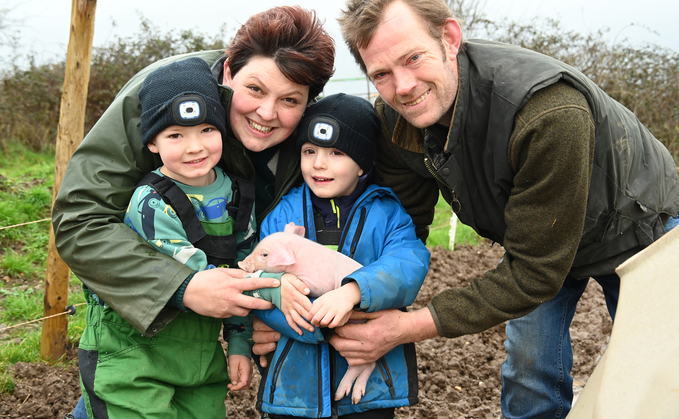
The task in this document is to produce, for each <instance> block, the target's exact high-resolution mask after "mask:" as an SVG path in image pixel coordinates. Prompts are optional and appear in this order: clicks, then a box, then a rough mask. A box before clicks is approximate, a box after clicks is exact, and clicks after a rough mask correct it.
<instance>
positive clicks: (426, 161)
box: [424, 157, 462, 214]
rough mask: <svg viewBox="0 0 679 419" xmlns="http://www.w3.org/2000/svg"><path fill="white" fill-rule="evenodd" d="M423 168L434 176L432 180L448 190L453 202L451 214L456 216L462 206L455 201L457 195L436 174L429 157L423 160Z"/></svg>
mask: <svg viewBox="0 0 679 419" xmlns="http://www.w3.org/2000/svg"><path fill="white" fill-rule="evenodd" d="M424 167H426V168H427V170H428V171H429V173H431V175H432V176H434V179H436V180H437V181H439V182H440V183H441V184H443V185H446V187H447V188H448V190H449V191H450V192H451V193H452V194H453V202H452V204H451V207H452V209H453V212H455V213H456V214H457V213H458V212H460V210H461V209H462V204H460V201H459V200H458V199H457V193H455V190H453V189H452V188H451V187H450V186H449V185H448V184H447V183H446V182H445V181H444V180H443V179H442V178H441V176H439V174H438V173H437V172H436V168H435V167H434V164H433V163H432V162H431V159H429V157H425V158H424Z"/></svg>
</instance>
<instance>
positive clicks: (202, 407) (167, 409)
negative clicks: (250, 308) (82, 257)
mask: <svg viewBox="0 0 679 419" xmlns="http://www.w3.org/2000/svg"><path fill="white" fill-rule="evenodd" d="M85 294H86V297H87V327H86V328H85V331H84V332H83V335H82V338H81V340H80V347H79V350H78V357H79V363H80V383H81V387H82V393H83V397H84V399H85V404H86V406H87V414H88V416H89V417H90V418H93V419H98V418H110V419H115V418H124V419H131V418H145V419H154V418H158V419H161V418H162V419H170V418H181V419H184V418H200V419H212V418H214V419H224V417H225V416H226V408H225V405H224V399H225V397H226V393H227V391H228V389H227V384H228V383H229V375H228V372H227V366H226V365H227V364H226V357H225V355H224V351H223V349H222V346H221V344H220V342H219V340H218V339H219V334H220V330H221V325H222V323H221V321H220V320H219V319H213V318H209V317H204V316H200V315H198V314H195V313H180V314H179V315H177V317H176V318H175V319H174V320H173V321H172V322H170V324H169V325H168V326H167V327H166V328H165V329H163V330H162V331H160V332H159V333H158V334H157V335H155V336H153V337H145V336H142V335H141V333H139V332H138V331H137V330H135V329H134V328H133V327H132V325H131V324H130V323H129V322H127V321H126V320H125V319H123V318H122V317H121V316H120V315H119V314H118V313H116V312H115V311H113V310H112V309H111V308H110V307H108V306H107V305H105V304H104V305H101V304H99V303H98V302H97V301H95V299H94V298H92V296H91V295H89V293H88V292H87V291H86V292H85Z"/></svg>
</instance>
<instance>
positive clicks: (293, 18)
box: [225, 6, 335, 102]
mask: <svg viewBox="0 0 679 419" xmlns="http://www.w3.org/2000/svg"><path fill="white" fill-rule="evenodd" d="M225 52H226V53H227V54H228V56H229V63H228V65H229V68H230V69H231V74H232V76H235V75H236V73H238V71H240V69H241V68H243V67H244V66H245V65H246V64H247V63H248V61H250V58H252V57H253V56H262V57H269V58H272V59H273V60H274V62H275V63H276V66H277V67H278V69H279V70H280V71H281V72H282V73H283V74H284V75H285V77H287V78H288V79H289V80H290V81H292V82H294V83H297V84H300V85H304V86H309V102H311V101H312V100H313V99H315V98H316V97H317V96H318V95H319V94H320V93H321V92H322V91H323V88H324V87H325V84H326V83H327V82H328V80H330V77H332V75H333V73H334V72H335V68H334V64H335V43H334V41H333V39H332V37H331V36H330V35H329V34H328V33H327V32H326V31H325V29H323V23H322V22H321V21H320V20H319V19H318V18H317V17H316V12H314V11H313V10H311V11H309V10H306V9H303V8H301V7H299V6H280V7H274V8H271V9H269V10H266V11H264V12H261V13H258V14H256V15H254V16H252V17H250V18H249V19H248V20H247V22H245V24H244V25H243V26H241V28H240V29H239V30H238V32H236V36H235V37H234V38H233V41H231V45H230V46H229V47H228V48H227V49H226V51H225Z"/></svg>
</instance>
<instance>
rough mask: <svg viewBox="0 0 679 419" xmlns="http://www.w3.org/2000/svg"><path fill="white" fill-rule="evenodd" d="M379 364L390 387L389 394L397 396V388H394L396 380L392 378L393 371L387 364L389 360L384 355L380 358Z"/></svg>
mask: <svg viewBox="0 0 679 419" xmlns="http://www.w3.org/2000/svg"><path fill="white" fill-rule="evenodd" d="M378 361H379V362H378V364H377V366H378V367H379V368H378V369H379V370H380V373H381V374H382V379H383V380H384V384H386V385H387V387H388V388H389V394H391V398H392V399H393V398H396V389H395V388H394V382H393V381H392V379H391V371H389V366H388V365H387V361H386V360H385V359H384V357H382V358H380V359H379V360H378Z"/></svg>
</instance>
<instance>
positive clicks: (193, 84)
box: [139, 57, 226, 145]
mask: <svg viewBox="0 0 679 419" xmlns="http://www.w3.org/2000/svg"><path fill="white" fill-rule="evenodd" d="M139 101H140V102H141V108H142V114H141V132H142V142H143V143H144V145H147V144H148V143H149V142H150V141H151V140H153V139H154V138H155V136H156V135H158V134H159V133H160V132H161V131H162V130H164V129H166V128H167V127H169V126H172V125H181V126H184V127H191V126H196V125H200V124H210V125H213V126H214V127H215V128H217V129H218V130H219V131H220V132H221V133H222V136H225V135H226V111H225V110H224V107H223V106H222V104H221V101H220V99H219V88H218V87H217V80H216V79H215V78H214V77H213V76H212V72H211V71H210V67H209V66H208V64H207V63H206V62H205V61H204V60H202V59H200V58H196V57H194V58H187V59H185V60H181V61H175V62H173V63H170V64H167V65H165V66H163V67H159V68H157V69H156V70H154V71H152V72H151V73H149V75H148V76H146V79H145V80H144V82H143V83H142V86H141V89H139Z"/></svg>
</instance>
